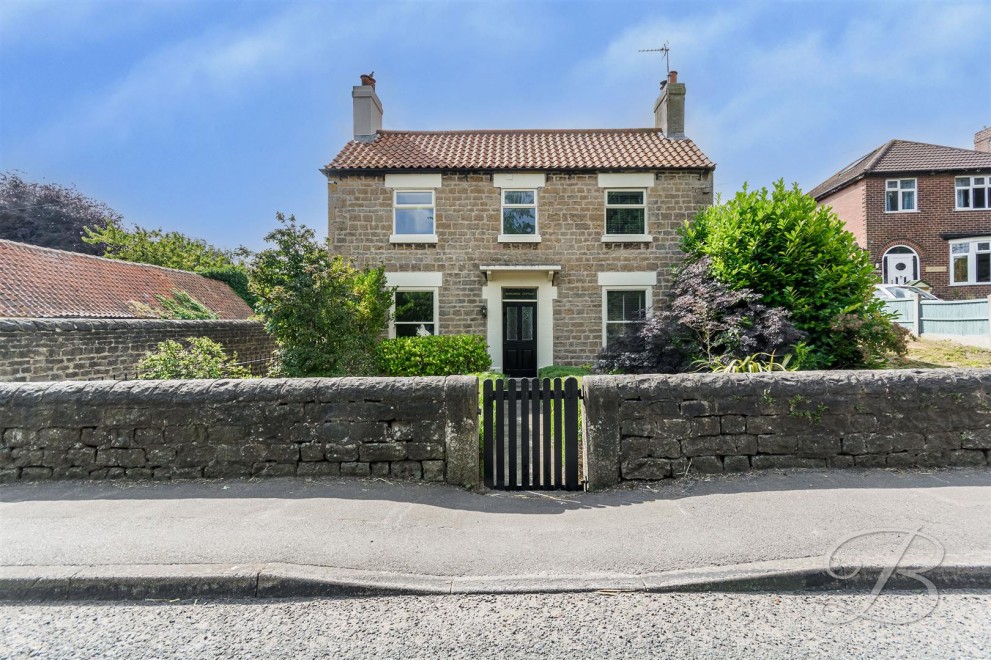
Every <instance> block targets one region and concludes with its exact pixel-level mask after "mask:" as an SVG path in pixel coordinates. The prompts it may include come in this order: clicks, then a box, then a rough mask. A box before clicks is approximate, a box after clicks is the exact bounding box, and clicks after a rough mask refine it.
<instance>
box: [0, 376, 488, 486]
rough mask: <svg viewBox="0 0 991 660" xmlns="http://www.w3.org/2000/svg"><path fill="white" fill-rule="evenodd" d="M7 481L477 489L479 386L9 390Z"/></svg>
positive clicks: (89, 385)
mask: <svg viewBox="0 0 991 660" xmlns="http://www.w3.org/2000/svg"><path fill="white" fill-rule="evenodd" d="M0 437H2V442H0V481H14V480H41V479H118V478H122V479H139V480H144V479H161V480H169V479H188V478H200V477H205V478H213V477H266V476H300V477H305V476H323V475H353V476H383V477H395V478H400V479H423V480H427V481H447V482H448V483H452V484H457V485H461V486H475V485H476V484H477V482H478V381H477V379H475V378H473V377H465V376H451V377H448V378H338V379H318V378H304V379H294V380H284V379H259V380H213V381H211V380H191V381H118V382H114V381H92V382H78V381H63V382H59V383H18V384H13V383H6V384H0Z"/></svg>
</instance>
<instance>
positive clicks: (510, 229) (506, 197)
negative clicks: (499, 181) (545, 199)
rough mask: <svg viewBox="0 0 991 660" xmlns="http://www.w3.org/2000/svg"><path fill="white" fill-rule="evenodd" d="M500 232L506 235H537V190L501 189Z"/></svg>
mask: <svg viewBox="0 0 991 660" xmlns="http://www.w3.org/2000/svg"><path fill="white" fill-rule="evenodd" d="M502 233H503V235H506V236H536V235H537V233H538V232H537V191H536V190H503V191H502Z"/></svg>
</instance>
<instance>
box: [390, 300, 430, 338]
mask: <svg viewBox="0 0 991 660" xmlns="http://www.w3.org/2000/svg"><path fill="white" fill-rule="evenodd" d="M393 318H394V319H395V320H394V321H393V327H392V332H391V333H390V336H392V337H416V336H418V335H424V334H427V335H435V334H437V290H436V289H398V290H397V291H396V306H395V310H394V313H393Z"/></svg>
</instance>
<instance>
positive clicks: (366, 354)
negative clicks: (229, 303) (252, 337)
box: [250, 213, 392, 376]
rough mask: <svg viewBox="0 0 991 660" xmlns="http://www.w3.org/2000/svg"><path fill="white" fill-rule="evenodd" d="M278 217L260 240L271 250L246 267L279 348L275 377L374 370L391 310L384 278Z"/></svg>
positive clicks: (293, 221) (260, 310) (292, 220)
mask: <svg viewBox="0 0 991 660" xmlns="http://www.w3.org/2000/svg"><path fill="white" fill-rule="evenodd" d="M276 218H277V219H278V221H279V223H280V224H281V226H280V227H279V228H277V229H276V230H275V231H273V232H271V233H270V234H269V235H268V236H266V237H265V241H266V242H267V243H269V244H270V245H271V247H269V248H268V249H265V250H262V251H261V252H259V253H257V254H256V255H254V258H253V260H252V262H251V266H250V283H251V284H250V286H251V291H252V293H254V294H255V295H256V296H257V297H258V303H257V305H256V307H255V310H256V311H257V312H258V313H259V314H260V315H261V316H262V317H263V318H264V320H265V325H266V327H267V328H268V331H269V332H270V333H271V334H272V335H273V336H274V337H275V339H276V341H278V343H279V351H278V371H279V373H281V374H282V375H285V376H310V375H328V376H339V375H362V374H374V373H376V371H377V367H376V355H375V348H376V345H377V344H378V341H379V337H380V335H381V333H382V332H383V330H384V329H385V327H386V324H387V323H388V320H389V310H390V308H391V306H392V293H391V291H390V290H389V289H387V288H386V282H385V273H384V272H383V270H382V269H381V268H376V269H370V270H360V269H357V268H354V267H353V266H351V265H350V264H349V263H348V262H346V261H345V260H344V259H342V258H341V257H333V256H331V254H330V249H329V246H328V245H327V244H322V243H319V242H318V241H317V240H316V238H315V234H314V232H313V230H312V229H309V228H307V227H305V226H302V225H298V224H296V218H295V217H293V216H289V218H286V217H285V216H284V215H283V214H281V213H279V214H277V215H276Z"/></svg>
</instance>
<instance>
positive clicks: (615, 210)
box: [606, 190, 647, 236]
mask: <svg viewBox="0 0 991 660" xmlns="http://www.w3.org/2000/svg"><path fill="white" fill-rule="evenodd" d="M646 197H647V191H645V190H607V191H606V235H607V236H615V235H629V234H635V235H643V234H646V233H647V205H646Z"/></svg>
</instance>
